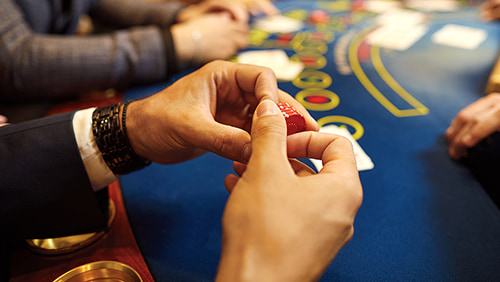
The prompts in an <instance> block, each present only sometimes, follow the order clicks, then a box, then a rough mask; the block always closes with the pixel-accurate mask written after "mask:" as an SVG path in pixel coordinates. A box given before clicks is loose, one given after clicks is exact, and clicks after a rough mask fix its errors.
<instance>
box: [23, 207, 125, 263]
mask: <svg viewBox="0 0 500 282" xmlns="http://www.w3.org/2000/svg"><path fill="white" fill-rule="evenodd" d="M108 206H109V219H108V228H107V229H106V230H105V231H100V232H94V233H86V234H78V235H72V236H65V237H57V238H45V239H28V240H26V243H27V244H28V247H29V248H30V249H31V250H32V251H33V252H35V253H38V254H44V255H61V254H67V253H71V252H74V251H77V250H80V249H82V248H84V247H86V246H88V245H90V244H92V243H94V242H95V241H97V240H99V239H100V238H101V237H102V236H103V235H104V234H106V232H107V231H108V230H109V229H110V228H111V225H112V224H113V222H114V220H115V217H116V207H115V203H114V202H113V200H111V199H110V200H109V205H108Z"/></svg>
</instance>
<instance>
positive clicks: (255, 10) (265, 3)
mask: <svg viewBox="0 0 500 282" xmlns="http://www.w3.org/2000/svg"><path fill="white" fill-rule="evenodd" d="M220 1H226V2H239V3H241V4H243V5H245V7H246V8H247V10H248V12H250V14H252V15H254V16H256V15H259V14H265V15H268V16H272V15H277V14H279V13H280V10H278V8H276V6H274V4H273V3H272V1H270V0H220Z"/></svg>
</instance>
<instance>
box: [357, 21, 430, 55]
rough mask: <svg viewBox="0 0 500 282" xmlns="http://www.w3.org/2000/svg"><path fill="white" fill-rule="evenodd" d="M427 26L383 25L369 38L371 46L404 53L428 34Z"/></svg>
mask: <svg viewBox="0 0 500 282" xmlns="http://www.w3.org/2000/svg"><path fill="white" fill-rule="evenodd" d="M427 30H428V28H427V26H425V25H422V24H420V25H393V24H391V25H382V26H380V27H378V28H377V29H376V30H375V31H373V32H372V33H370V34H369V35H368V36H367V38H366V39H367V42H368V44H370V45H374V46H380V47H384V48H389V49H395V50H400V51H404V50H407V49H408V48H410V47H411V46H413V44H415V42H417V41H418V40H419V39H420V38H422V36H424V35H425V33H427Z"/></svg>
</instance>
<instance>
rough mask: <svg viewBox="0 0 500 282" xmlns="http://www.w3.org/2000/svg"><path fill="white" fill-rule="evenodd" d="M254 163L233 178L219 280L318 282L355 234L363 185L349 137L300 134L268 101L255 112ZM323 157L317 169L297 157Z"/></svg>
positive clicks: (239, 169) (239, 168)
mask: <svg viewBox="0 0 500 282" xmlns="http://www.w3.org/2000/svg"><path fill="white" fill-rule="evenodd" d="M251 132H252V134H251V136H252V148H253V152H252V155H251V157H250V160H249V162H248V165H246V166H245V165H243V164H239V163H235V171H236V173H237V174H239V175H240V178H238V177H236V176H235V175H229V176H227V177H226V181H225V184H226V188H227V189H228V191H230V192H231V195H230V197H229V199H228V202H227V205H226V208H225V211H224V215H223V220H222V227H223V250H222V257H221V261H220V264H219V271H218V277H217V280H219V281H240V280H249V281H313V280H316V279H319V277H320V276H321V274H322V273H323V272H324V270H325V269H326V267H327V266H328V265H329V263H330V262H331V260H332V259H333V258H334V257H335V255H336V254H337V252H338V251H339V250H340V249H341V248H342V246H344V244H346V243H347V242H348V241H349V240H350V238H351V237H352V235H353V221H354V216H355V214H356V212H357V210H358V208H359V207H360V205H361V201H362V188H361V184H360V180H359V176H358V170H357V168H356V161H355V158H354V153H353V149H352V145H351V143H350V141H349V140H347V139H345V138H343V137H341V136H338V135H332V134H325V133H318V132H301V133H297V134H294V135H290V136H288V138H287V137H286V126H285V121H284V119H283V116H282V115H281V113H280V111H279V109H278V108H277V107H276V106H275V105H274V103H272V102H270V101H268V100H263V101H262V102H261V103H260V104H259V106H258V107H257V110H256V112H255V114H254V120H253V125H252V131H251ZM289 157H295V158H305V157H312V158H319V159H322V160H323V164H324V167H323V169H322V170H321V171H320V172H319V173H318V174H315V173H314V172H312V170H311V169H308V168H307V167H306V166H305V165H303V164H301V163H299V162H298V161H296V160H292V161H291V162H290V163H289V159H288V158H289Z"/></svg>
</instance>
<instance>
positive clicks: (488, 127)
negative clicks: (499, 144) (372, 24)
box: [463, 109, 500, 147]
mask: <svg viewBox="0 0 500 282" xmlns="http://www.w3.org/2000/svg"><path fill="white" fill-rule="evenodd" d="M483 115H484V116H480V117H479V122H478V123H477V124H476V126H474V127H472V128H471V130H470V132H469V134H467V135H465V136H464V141H463V142H464V144H465V145H466V146H468V147H473V146H475V145H476V144H477V143H479V142H480V141H481V140H483V139H484V138H486V137H488V136H490V135H491V134H493V133H494V132H495V131H498V130H499V129H500V111H499V110H498V109H492V110H491V112H490V113H487V112H485V113H484V114H483Z"/></svg>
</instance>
